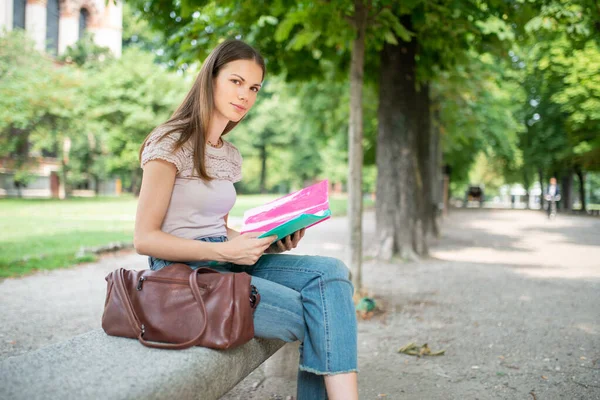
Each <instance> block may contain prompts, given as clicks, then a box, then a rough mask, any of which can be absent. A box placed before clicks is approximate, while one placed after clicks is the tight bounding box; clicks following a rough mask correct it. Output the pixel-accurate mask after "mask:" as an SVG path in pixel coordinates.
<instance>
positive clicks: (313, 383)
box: [134, 40, 358, 400]
mask: <svg viewBox="0 0 600 400" xmlns="http://www.w3.org/2000/svg"><path fill="white" fill-rule="evenodd" d="M264 78H265V63H264V60H263V58H262V57H261V55H260V54H259V53H258V51H256V50H255V49H254V48H252V47H251V46H249V45H248V44H246V43H244V42H242V41H240V40H226V41H224V42H223V43H221V44H220V45H219V46H217V47H216V48H215V49H214V50H213V51H212V52H211V53H210V54H209V56H208V57H207V58H206V59H205V60H204V62H203V63H202V68H201V69H200V73H199V74H198V77H197V78H196V81H195V83H194V84H193V85H192V87H191V89H190V91H189V92H188V94H187V96H186V97H185V100H184V101H183V103H181V105H180V106H179V108H178V109H177V110H176V111H175V112H174V113H173V115H172V116H171V118H170V119H169V120H168V121H166V122H164V123H162V124H160V125H159V126H157V127H156V128H155V129H154V130H153V131H152V132H151V133H150V134H149V135H148V137H147V138H146V140H145V141H144V143H143V145H142V147H141V151H140V159H141V165H142V168H143V170H144V173H143V178H142V188H141V192H140V197H139V201H138V208H137V215H136V219H135V235H134V244H135V248H136V250H137V252H138V253H140V254H144V255H147V256H149V264H150V269H152V270H159V269H161V268H164V267H166V266H167V265H170V264H172V263H174V262H183V263H186V264H187V265H188V266H189V267H190V268H191V269H194V270H195V269H197V268H200V267H209V268H212V269H214V270H217V271H219V272H222V273H228V272H246V273H248V274H249V275H251V277H252V284H253V285H254V286H256V288H257V289H258V292H259V293H260V295H261V301H260V303H259V304H258V306H257V308H256V311H255V313H254V332H255V335H256V336H257V337H262V338H270V339H280V340H284V341H286V342H293V341H300V342H301V345H300V365H299V371H298V380H297V382H298V396H297V400H319V399H326V398H328V397H329V398H332V399H344V400H357V399H358V383H357V362H358V360H357V329H356V328H357V324H356V312H355V309H354V303H353V301H352V295H353V292H354V289H353V286H352V283H351V282H350V280H349V279H348V277H349V270H348V268H347V267H346V265H344V263H343V262H342V261H340V260H338V259H336V258H332V257H321V256H307V255H285V254H278V253H282V252H286V251H288V250H292V249H293V248H295V247H296V245H297V244H298V242H299V241H300V239H302V236H304V229H302V230H299V231H297V232H295V233H294V234H292V235H290V236H287V237H285V238H279V240H277V241H275V239H276V237H267V238H262V239H259V238H258V236H259V235H260V234H261V232H256V233H244V234H240V232H238V231H235V230H233V229H231V228H230V227H229V226H228V225H227V217H228V215H229V212H230V210H231V208H232V207H233V205H234V203H235V199H236V190H235V188H234V186H233V184H234V183H235V182H238V181H240V180H241V179H242V156H241V155H240V153H239V151H238V149H237V148H236V147H235V146H234V145H233V144H232V143H230V142H229V141H228V140H225V136H226V135H229V134H230V131H232V130H233V129H234V128H235V127H236V125H237V124H238V123H239V122H241V121H242V120H243V119H244V117H246V115H247V113H248V112H249V111H250V109H251V108H252V106H253V105H254V102H255V101H256V100H257V98H258V97H259V91H260V89H261V86H262V83H263V79H264ZM250 123H252V122H250ZM174 311H175V312H176V310H174ZM208 323H209V324H210V321H209V322H208ZM199 396H200V397H202V395H201V394H199Z"/></svg>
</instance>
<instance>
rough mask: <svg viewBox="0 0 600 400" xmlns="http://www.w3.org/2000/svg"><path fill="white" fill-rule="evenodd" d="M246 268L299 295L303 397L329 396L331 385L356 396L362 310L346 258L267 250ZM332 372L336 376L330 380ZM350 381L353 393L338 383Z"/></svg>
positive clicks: (337, 394) (337, 395)
mask: <svg viewBox="0 0 600 400" xmlns="http://www.w3.org/2000/svg"><path fill="white" fill-rule="evenodd" d="M246 272H248V273H249V274H250V275H252V276H253V277H254V278H262V279H266V280H268V281H271V282H275V283H277V284H280V285H283V286H286V287H288V288H290V289H293V290H294V291H296V292H298V294H299V298H300V300H301V304H302V309H303V317H304V321H305V333H304V340H303V342H302V345H301V348H300V349H301V351H300V372H299V374H298V400H304V399H310V400H314V399H325V398H327V395H326V394H325V387H326V386H327V392H328V394H329V396H330V397H331V398H332V399H333V398H344V399H352V398H356V397H357V394H356V393H355V392H356V385H355V384H353V383H352V382H355V380H356V371H357V354H356V353H357V340H356V315H355V311H354V304H353V302H352V294H353V287H352V284H351V283H350V281H349V280H348V275H349V271H348V268H347V267H346V266H345V265H344V263H343V262H341V261H340V260H337V259H335V258H330V257H318V256H295V255H282V254H267V255H264V256H263V257H261V259H260V260H259V261H258V262H257V263H256V264H255V265H253V266H251V267H247V268H246ZM257 287H258V286H257ZM259 291H260V288H259ZM261 297H262V293H261ZM259 308H260V306H259ZM257 312H258V309H257ZM255 326H256V325H255ZM300 340H301V339H300ZM336 375H339V376H337V378H333V377H334V376H336ZM326 376H332V378H327V379H324V377H326ZM344 380H346V381H345V382H346V383H349V386H348V388H350V389H351V391H352V392H354V394H353V395H352V394H351V395H347V393H342V392H340V388H339V387H338V386H339V385H336V383H337V382H339V381H344ZM353 380H354V381H353ZM344 392H346V390H344Z"/></svg>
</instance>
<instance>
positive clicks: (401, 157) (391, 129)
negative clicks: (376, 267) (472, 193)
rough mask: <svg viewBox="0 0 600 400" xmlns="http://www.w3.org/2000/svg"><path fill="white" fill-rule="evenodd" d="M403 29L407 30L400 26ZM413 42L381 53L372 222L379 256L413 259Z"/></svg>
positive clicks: (395, 46)
mask: <svg viewBox="0 0 600 400" xmlns="http://www.w3.org/2000/svg"><path fill="white" fill-rule="evenodd" d="M405 26H406V27H407V28H409V26H407V25H405ZM415 51H416V43H415V42H414V41H412V42H410V43H401V44H399V45H393V44H389V43H386V44H385V45H384V46H383V50H382V51H381V63H380V70H381V71H380V84H379V109H378V122H379V128H378V136H377V201H376V221H377V222H376V223H377V232H378V234H379V237H378V238H377V239H376V242H377V243H378V245H379V249H378V252H377V254H378V256H379V257H381V258H384V259H390V258H391V257H392V255H393V254H394V253H399V254H400V256H401V257H402V258H408V259H417V256H416V254H415V253H414V251H413V250H412V237H411V232H412V231H413V228H412V223H413V221H412V218H411V217H412V216H413V215H414V214H415V213H414V206H415V205H414V193H415V190H414V172H413V171H412V169H413V157H414V155H413V149H414V148H415V144H414V143H415V133H416V128H417V124H416V121H415V111H416V110H415V106H414V104H415V100H416V89H415Z"/></svg>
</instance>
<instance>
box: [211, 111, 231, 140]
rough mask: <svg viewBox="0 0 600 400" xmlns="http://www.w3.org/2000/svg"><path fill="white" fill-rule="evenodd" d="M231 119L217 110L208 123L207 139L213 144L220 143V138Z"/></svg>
mask: <svg viewBox="0 0 600 400" xmlns="http://www.w3.org/2000/svg"><path fill="white" fill-rule="evenodd" d="M228 122H229V120H227V118H225V117H223V116H222V115H221V114H220V113H218V112H215V113H214V115H213V117H212V118H211V121H210V124H209V125H208V134H207V140H208V141H209V142H211V143H213V144H217V143H219V138H220V137H221V135H222V134H223V131H224V130H225V128H226V127H227V123H228Z"/></svg>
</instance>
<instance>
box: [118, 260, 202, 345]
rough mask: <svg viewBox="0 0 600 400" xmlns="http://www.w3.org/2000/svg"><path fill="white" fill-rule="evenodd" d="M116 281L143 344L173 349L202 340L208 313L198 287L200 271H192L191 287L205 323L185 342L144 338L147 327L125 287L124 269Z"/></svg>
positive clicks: (120, 271)
mask: <svg viewBox="0 0 600 400" xmlns="http://www.w3.org/2000/svg"><path fill="white" fill-rule="evenodd" d="M116 281H117V282H118V283H119V284H118V285H117V287H118V288H119V289H120V291H121V293H122V297H123V300H124V301H123V303H124V304H125V310H126V312H127V316H128V317H129V321H130V323H131V324H132V327H133V328H134V330H135V331H138V332H140V333H139V335H138V337H137V338H138V340H139V341H140V343H141V344H143V345H144V346H146V347H152V348H156V349H171V350H183V349H187V348H190V347H193V346H195V345H196V343H197V342H198V341H199V340H200V338H201V337H202V335H204V331H205V330H206V327H207V325H208V315H207V313H206V307H205V306H204V301H203V300H202V295H201V294H200V290H199V289H198V272H197V271H193V272H192V273H190V277H189V283H190V289H191V290H192V294H193V295H194V298H195V299H196V302H198V304H199V305H200V309H201V311H202V315H203V316H204V323H203V324H202V329H200V333H199V334H198V335H197V336H196V337H194V338H193V339H191V340H188V341H187V342H183V343H158V342H149V341H147V340H146V339H144V337H143V336H144V333H145V327H144V325H143V324H141V323H140V320H139V318H138V317H137V315H136V314H135V310H134V309H133V306H132V304H131V299H130V298H129V293H128V292H127V290H126V289H125V284H124V279H123V270H122V269H120V270H119V274H118V275H117V279H116Z"/></svg>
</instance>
